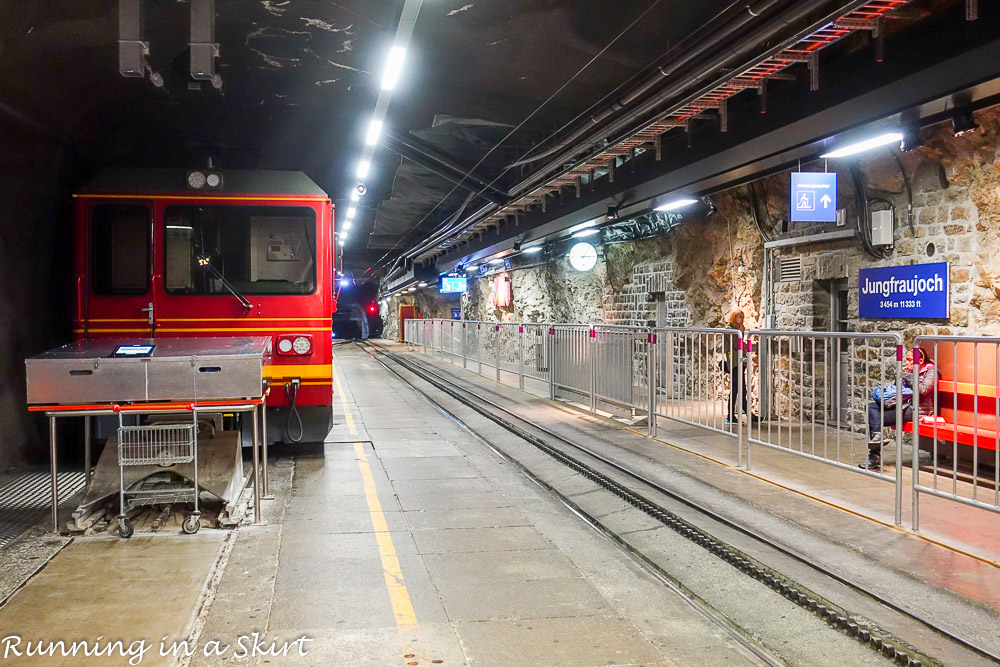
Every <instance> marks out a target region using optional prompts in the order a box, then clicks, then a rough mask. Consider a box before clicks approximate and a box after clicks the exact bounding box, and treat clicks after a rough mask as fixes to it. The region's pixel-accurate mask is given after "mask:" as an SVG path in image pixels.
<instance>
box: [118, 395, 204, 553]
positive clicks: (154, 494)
mask: <svg viewBox="0 0 1000 667" xmlns="http://www.w3.org/2000/svg"><path fill="white" fill-rule="evenodd" d="M130 407H132V406H130ZM135 408H138V409H135V410H128V409H127V408H125V407H122V408H120V409H119V410H118V468H119V475H120V477H119V479H120V488H119V502H120V510H121V513H120V514H119V515H118V534H119V535H120V536H121V537H123V538H128V537H131V536H132V532H133V530H134V528H133V527H132V522H131V521H129V518H128V511H129V510H131V509H133V508H135V507H142V506H146V505H162V504H168V503H184V502H191V503H194V511H193V512H192V513H191V514H189V515H188V516H187V517H185V519H184V522H183V523H182V524H181V530H183V531H184V532H185V533H187V534H188V535H193V534H194V533H197V532H198V529H199V528H201V512H200V511H199V509H198V412H197V411H196V410H195V409H194V406H193V405H192V406H190V410H191V415H192V422H191V423H190V424H157V425H153V426H126V425H125V419H124V413H125V412H126V411H128V412H133V411H134V412H139V411H140V410H141V406H135ZM191 462H193V463H194V485H193V486H189V485H187V484H185V483H182V482H181V483H171V482H169V481H164V480H155V479H148V478H147V479H146V480H143V481H142V482H140V483H139V485H138V486H137V487H136V488H134V489H132V490H131V491H129V492H126V490H125V466H140V465H142V466H148V465H159V466H164V467H166V466H172V465H175V464H177V463H191Z"/></svg>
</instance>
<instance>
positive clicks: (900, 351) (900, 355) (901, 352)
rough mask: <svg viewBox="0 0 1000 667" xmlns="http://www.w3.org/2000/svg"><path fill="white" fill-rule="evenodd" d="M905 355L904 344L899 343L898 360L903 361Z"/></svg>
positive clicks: (897, 347) (897, 348) (897, 349)
mask: <svg viewBox="0 0 1000 667" xmlns="http://www.w3.org/2000/svg"><path fill="white" fill-rule="evenodd" d="M903 356H904V355H903V346H902V345H897V346H896V361H902V360H903Z"/></svg>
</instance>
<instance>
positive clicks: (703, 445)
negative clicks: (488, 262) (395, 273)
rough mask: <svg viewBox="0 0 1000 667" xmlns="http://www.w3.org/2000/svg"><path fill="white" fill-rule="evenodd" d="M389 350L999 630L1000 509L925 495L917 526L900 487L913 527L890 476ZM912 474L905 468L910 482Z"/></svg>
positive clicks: (921, 601) (809, 550)
mask: <svg viewBox="0 0 1000 667" xmlns="http://www.w3.org/2000/svg"><path fill="white" fill-rule="evenodd" d="M392 350H393V351H394V352H397V353H401V354H404V355H409V356H410V358H412V359H413V360H415V361H418V362H421V363H424V364H430V365H432V366H433V367H434V369H435V371H436V372H439V373H441V374H443V375H445V376H446V377H448V378H449V379H450V380H454V381H456V382H458V383H459V384H460V385H462V386H467V387H468V388H469V389H470V390H472V391H476V392H477V393H481V394H482V395H485V396H489V397H490V398H491V399H492V400H494V401H495V402H498V403H501V404H503V405H504V406H505V407H507V408H508V409H510V410H513V411H514V412H515V413H516V414H519V415H523V416H524V417H526V418H528V419H531V420H533V421H536V422H543V423H545V424H546V426H547V427H548V428H550V429H551V430H553V431H555V432H557V433H559V434H561V435H564V436H566V437H568V438H570V439H572V440H573V441H575V442H581V443H586V444H587V445H588V446H589V447H591V448H592V449H595V450H598V451H600V452H602V454H604V455H606V456H608V457H609V458H611V459H613V460H615V461H616V462H618V463H621V464H622V465H625V466H627V467H629V468H630V469H633V470H638V471H642V472H643V473H644V474H646V475H648V476H649V477H650V478H652V479H654V480H656V481H659V482H661V483H663V484H664V485H665V486H667V487H669V488H673V489H675V490H678V491H681V492H682V493H684V494H685V495H689V496H690V497H692V498H696V499H699V500H700V501H701V502H702V503H703V504H706V505H708V506H710V507H712V508H713V509H716V510H719V511H725V513H726V514H727V516H731V517H733V518H737V519H739V521H741V522H745V524H746V525H748V526H751V527H754V528H756V529H758V530H760V531H761V532H763V533H765V534H767V535H769V536H771V537H772V538H774V539H776V540H777V541H778V542H779V543H781V544H785V545H789V546H792V547H794V549H795V550H796V551H797V552H800V553H802V554H804V555H805V556H806V557H807V558H811V559H813V561H814V562H817V563H821V564H823V565H826V566H828V567H830V568H831V569H834V570H835V571H837V570H840V571H843V572H845V573H849V574H850V575H851V577H852V578H853V579H855V580H857V581H858V582H859V583H862V584H865V585H868V586H871V587H872V588H873V589H874V590H877V591H881V592H884V593H885V594H886V595H887V596H889V597H899V598H902V599H904V600H905V602H906V604H907V605H908V606H909V607H911V608H914V609H916V610H920V611H923V612H924V614H925V616H926V617H928V618H935V619H938V618H941V619H945V620H948V621H955V622H956V624H957V625H965V626H968V627H970V628H975V627H978V626H977V623H980V622H981V623H985V624H986V625H987V627H990V628H996V627H1000V625H998V623H1000V620H998V619H1000V616H998V615H997V612H998V611H1000V515H997V514H995V513H992V512H988V511H984V510H981V509H978V508H972V507H968V506H965V505H961V504H958V503H955V502H951V501H948V500H945V499H940V498H934V497H929V496H924V497H922V498H921V504H920V518H921V529H920V531H919V532H914V531H912V530H910V529H909V528H908V527H907V526H908V521H909V512H910V500H911V498H910V493H909V488H908V486H907V487H906V490H905V492H904V494H903V517H904V525H903V526H895V525H894V517H893V506H894V489H893V485H892V484H891V483H887V482H886V481H884V480H880V479H876V478H873V477H869V476H865V475H862V474H858V473H855V472H852V471H851V470H844V469H839V468H836V467H833V466H830V465H826V464H824V463H822V462H819V461H814V460H809V459H806V458H803V457H799V456H796V455H794V454H791V453H788V452H784V451H778V450H775V449H770V448H765V447H759V446H756V447H754V448H753V450H752V456H753V466H752V469H751V470H749V471H748V470H744V469H740V468H738V467H737V465H736V464H737V456H736V440H735V438H732V437H729V436H726V435H723V434H717V433H713V432H711V431H708V430H706V429H702V428H699V427H695V426H690V425H687V424H682V423H678V422H674V421H671V420H668V419H662V418H661V419H659V420H658V436H657V437H656V438H650V437H648V436H647V435H645V434H644V433H641V432H639V431H637V430H634V429H630V428H628V427H626V426H624V425H621V424H618V423H615V422H614V420H612V419H609V418H601V417H595V416H592V415H590V414H588V413H586V412H583V411H581V410H579V409H576V408H574V407H571V406H569V405H567V404H565V403H559V402H552V401H549V400H548V399H547V393H548V392H547V387H542V386H541V383H537V382H535V381H531V380H527V381H526V382H525V389H526V391H519V390H518V389H516V385H517V376H516V375H509V374H506V373H501V381H502V382H504V383H509V384H500V383H497V382H496V381H495V378H496V372H495V369H494V368H493V367H489V366H487V367H484V370H483V374H482V375H479V374H477V373H474V372H473V370H478V369H470V370H464V369H462V368H461V367H459V366H455V365H454V364H452V363H448V362H446V361H443V360H442V359H440V358H435V357H433V356H428V355H424V354H421V353H420V351H419V348H418V349H417V350H415V351H408V350H407V348H406V347H405V346H402V345H394V344H393V345H392ZM446 356H447V355H446ZM459 363H461V361H460V360H459ZM508 375H509V376H508ZM510 385H515V386H510ZM643 428H644V427H643ZM762 428H764V427H762ZM792 436H793V438H794V440H795V442H796V443H797V442H798V441H799V438H800V437H801V438H802V439H803V441H804V443H805V449H806V451H808V450H809V448H810V446H811V443H810V442H809V438H810V436H811V433H809V432H806V433H802V434H800V433H799V432H798V431H796V432H794V433H793V434H792ZM828 437H829V436H828ZM843 437H844V442H845V443H846V442H848V441H849V437H848V436H843ZM818 446H821V443H819V444H818ZM861 446H862V447H863V446H864V443H863V442H862V443H861ZM886 472H887V475H888V476H892V475H894V468H893V467H892V466H891V465H888V467H887V468H886ZM911 475H912V471H911V470H910V469H909V468H905V469H904V480H907V481H908V479H909V476H911ZM904 591H905V592H904ZM953 603H954V604H956V605H958V607H953V606H952V604H953ZM959 608H960V609H962V610H963V611H962V612H961V613H960V614H958V615H964V614H965V613H969V614H970V615H971V616H973V617H976V620H972V619H971V618H970V619H958V618H949V617H952V616H955V615H956V614H957V613H958V612H957V609H959ZM995 634H996V633H995V632H992V631H990V632H979V631H971V634H969V635H968V636H976V635H981V636H984V637H988V638H989V639H988V643H989V644H991V645H993V646H994V647H996V646H997V643H998V642H997V640H996V638H995ZM994 650H995V649H994Z"/></svg>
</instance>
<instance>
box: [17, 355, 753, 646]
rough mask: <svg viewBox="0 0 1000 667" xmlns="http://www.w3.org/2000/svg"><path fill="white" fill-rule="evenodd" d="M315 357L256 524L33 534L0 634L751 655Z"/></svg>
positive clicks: (414, 414)
mask: <svg viewBox="0 0 1000 667" xmlns="http://www.w3.org/2000/svg"><path fill="white" fill-rule="evenodd" d="M335 369H336V374H337V381H336V383H335V387H336V391H337V393H336V397H335V401H336V404H337V414H338V419H337V420H336V421H337V426H335V427H334V430H333V431H332V432H331V434H330V436H329V437H328V441H327V442H325V443H315V444H311V445H301V446H298V447H297V448H296V449H295V450H284V451H280V450H279V451H275V450H274V449H272V453H273V455H274V460H273V461H272V467H271V488H272V492H273V493H274V496H275V498H274V500H270V501H265V504H264V505H263V507H262V510H263V515H264V519H265V523H264V525H242V526H240V527H238V528H237V529H235V530H233V531H230V532H226V531H213V530H208V529H203V531H202V532H201V533H199V534H198V535H195V536H187V535H163V534H161V535H137V536H136V537H133V538H132V539H131V540H128V541H125V540H120V539H118V538H113V537H112V538H77V539H73V540H68V541H67V540H65V539H61V540H50V541H51V542H52V544H51V545H50V547H49V552H48V553H47V554H46V556H45V558H46V559H47V562H43V563H42V564H44V568H43V569H40V570H38V571H36V572H35V574H33V576H31V577H29V578H27V580H26V582H24V585H23V586H21V587H20V588H19V589H17V590H14V591H13V592H12V593H11V594H10V595H9V597H8V598H7V600H6V602H5V603H4V604H3V606H2V607H0V633H2V634H0V637H3V636H8V635H17V636H20V637H22V638H23V639H24V640H25V641H27V640H29V639H30V640H32V641H38V640H43V641H45V642H55V641H59V640H62V641H64V642H68V641H70V640H74V641H81V640H83V641H88V642H90V643H91V644H93V643H94V642H96V641H98V638H99V637H100V638H101V641H106V640H108V639H112V640H120V641H122V642H123V646H124V649H125V650H126V651H127V650H129V647H131V646H138V647H141V646H147V645H148V646H149V648H148V649H147V652H146V653H145V655H144V656H143V660H142V662H141V663H139V664H143V665H146V664H192V665H223V664H225V665H229V664H301V665H331V664H344V665H393V664H395V665H413V664H417V665H431V664H443V665H467V664H468V665H513V664H517V665H673V664H758V662H759V661H758V660H757V659H756V658H755V657H754V656H753V655H751V654H750V653H749V652H748V651H747V650H746V649H745V648H744V647H742V646H740V645H739V644H738V643H737V642H736V641H735V640H733V639H732V638H731V637H730V636H729V635H727V634H726V633H724V632H723V631H722V630H720V628H719V627H718V626H717V625H715V624H713V623H711V622H709V620H707V619H706V618H705V617H703V616H702V615H700V614H699V613H697V612H696V611H695V610H694V609H692V608H691V607H690V606H689V605H688V604H687V603H685V602H684V601H683V600H681V599H680V598H679V597H677V596H675V595H673V594H672V593H670V591H669V590H668V589H666V588H665V587H664V586H663V584H662V583H661V582H659V581H658V580H656V579H655V578H653V577H652V576H651V575H650V574H649V573H648V572H647V571H646V570H644V569H642V568H640V567H639V566H638V565H637V564H636V562H635V561H634V560H633V559H632V558H630V557H628V556H627V555H626V554H625V553H624V552H623V551H621V550H620V549H619V548H617V547H616V546H614V545H613V544H612V543H611V542H609V541H607V540H606V539H604V538H603V537H602V536H600V535H599V534H598V533H597V532H595V531H593V530H592V529H590V528H589V527H588V526H587V525H586V524H584V523H583V522H581V521H579V519H578V518H576V517H575V516H574V515H572V514H571V513H570V512H569V511H568V510H567V509H566V508H565V507H564V506H563V505H561V504H559V503H558V502H556V500H555V499H554V498H553V497H551V496H550V495H549V494H548V493H546V492H544V491H542V490H541V489H539V488H538V487H536V486H534V485H533V484H532V483H531V482H529V481H528V480H527V479H526V478H525V477H524V476H523V475H522V474H521V473H520V472H519V471H517V470H516V469H514V468H512V467H511V466H510V465H508V464H507V463H506V462H505V461H504V460H503V459H501V458H499V457H497V456H496V455H495V453H493V452H492V451H490V450H489V448H487V447H485V446H484V445H483V444H482V443H481V442H478V441H477V440H475V439H474V438H473V436H472V435H471V434H469V433H468V432H466V431H465V430H463V429H462V428H460V427H459V426H458V425H457V424H456V423H455V422H453V421H451V420H450V419H449V418H448V417H446V416H445V415H444V414H442V413H440V412H438V411H437V410H435V409H434V408H433V407H432V406H431V405H430V404H429V403H428V402H427V401H426V400H425V399H423V398H422V397H420V396H418V395H416V394H414V393H413V392H411V391H410V390H409V389H408V388H407V387H406V386H405V385H404V384H403V383H402V382H400V381H399V380H398V379H396V378H394V376H392V375H391V374H389V373H388V372H386V371H384V370H380V367H379V366H378V365H377V364H376V363H375V362H374V361H373V360H372V359H371V358H370V357H369V356H368V355H367V354H365V353H363V352H361V351H360V350H358V349H357V348H354V347H351V348H349V349H344V348H340V349H338V351H337V354H336V358H335ZM11 553H14V551H12V552H11ZM17 553H19V554H23V551H18V552H17ZM255 633H256V634H255ZM164 637H166V638H167V640H166V644H165V648H166V649H168V651H167V652H168V655H166V656H161V655H159V652H160V650H161V641H162V638H164ZM174 641H186V642H187V644H186V646H187V647H188V648H190V649H191V650H192V654H191V655H190V656H187V657H186V658H180V657H175V656H173V655H169V653H170V651H169V648H170V645H171V642H174ZM255 641H256V643H257V646H258V648H259V649H261V650H264V651H267V654H266V655H261V654H259V655H257V656H256V657H253V656H251V655H247V654H248V649H252V647H253V646H254V643H255ZM142 642H144V643H142ZM94 645H96V644H94ZM2 650H3V647H2V646H0V651H2ZM206 651H207V655H206ZM181 653H183V647H182V649H181ZM15 657H16V656H15ZM128 657H129V656H125V657H121V656H118V657H117V658H115V659H113V660H111V661H107V662H105V661H104V660H103V659H100V660H98V659H96V658H93V657H92V658H90V659H85V660H81V659H80V657H75V658H74V657H67V658H51V657H43V658H32V659H30V660H29V659H28V658H27V657H19V658H17V660H19V661H25V662H26V663H27V664H66V665H69V664H87V663H88V662H89V661H95V662H93V664H128ZM5 662H6V661H5ZM11 664H19V663H13V662H12V663H11ZM133 664H135V663H133Z"/></svg>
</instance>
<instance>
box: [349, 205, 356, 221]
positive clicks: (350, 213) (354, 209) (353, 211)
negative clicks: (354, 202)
mask: <svg viewBox="0 0 1000 667" xmlns="http://www.w3.org/2000/svg"><path fill="white" fill-rule="evenodd" d="M357 212H358V207H357V206H352V207H350V208H349V209H347V219H348V220H350V219H351V218H353V217H354V216H355V215H356V214H357Z"/></svg>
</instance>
